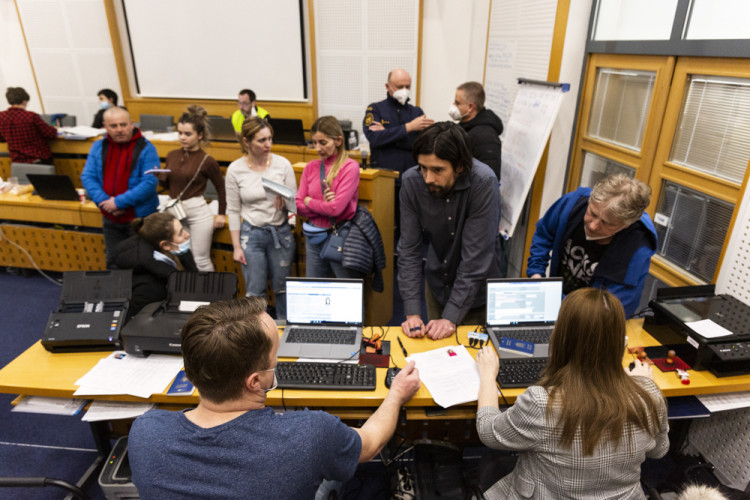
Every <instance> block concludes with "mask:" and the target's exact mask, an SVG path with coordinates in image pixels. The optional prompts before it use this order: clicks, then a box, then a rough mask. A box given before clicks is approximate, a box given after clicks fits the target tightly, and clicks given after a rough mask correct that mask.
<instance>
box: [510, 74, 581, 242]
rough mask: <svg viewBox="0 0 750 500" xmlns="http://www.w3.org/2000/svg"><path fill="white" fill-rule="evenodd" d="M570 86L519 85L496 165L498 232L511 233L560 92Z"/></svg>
mask: <svg viewBox="0 0 750 500" xmlns="http://www.w3.org/2000/svg"><path fill="white" fill-rule="evenodd" d="M569 88H570V86H567V87H566V86H551V85H544V84H541V85H540V84H535V83H522V84H520V85H519V89H518V93H517V94H516V101H515V103H514V104H513V112H512V113H511V115H510V121H509V122H508V123H507V124H506V125H505V133H504V134H503V153H502V159H501V164H500V172H501V174H500V179H501V183H500V198H501V201H502V214H501V217H500V233H502V234H503V236H505V237H510V236H512V235H513V231H515V229H516V224H517V223H518V218H519V217H520V215H521V211H522V210H523V205H524V202H525V201H526V196H527V195H528V194H529V189H530V188H531V183H532V182H533V180H534V175H535V174H536V169H537V167H538V165H539V161H540V160H541V159H542V154H543V153H544V148H545V147H546V145H547V139H549V134H550V132H551V131H552V125H553V124H554V123H555V118H556V117H557V112H558V111H559V110H560V103H561V102H562V96H563V95H564V92H565V91H567V89H569Z"/></svg>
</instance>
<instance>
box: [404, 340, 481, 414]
mask: <svg viewBox="0 0 750 500" xmlns="http://www.w3.org/2000/svg"><path fill="white" fill-rule="evenodd" d="M406 360H407V361H412V360H414V362H415V363H416V365H417V370H419V379H420V380H421V381H422V383H423V384H424V385H425V387H427V389H428V390H429V391H430V394H432V399H434V400H435V402H436V403H437V404H439V405H440V406H442V407H443V408H448V407H449V406H453V405H457V404H461V403H468V402H469V401H476V400H477V395H478V394H479V367H477V362H476V361H474V358H472V357H471V354H469V352H468V351H467V350H466V347H464V346H462V345H457V346H449V347H441V348H440V349H435V350H432V351H427V352H420V353H417V354H412V355H411V356H409V357H408V358H406Z"/></svg>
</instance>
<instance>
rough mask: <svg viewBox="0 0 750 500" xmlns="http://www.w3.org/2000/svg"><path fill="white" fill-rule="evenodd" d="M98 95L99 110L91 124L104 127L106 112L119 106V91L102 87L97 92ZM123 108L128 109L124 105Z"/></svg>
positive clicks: (95, 126)
mask: <svg viewBox="0 0 750 500" xmlns="http://www.w3.org/2000/svg"><path fill="white" fill-rule="evenodd" d="M96 96H97V97H98V98H99V111H97V112H96V115H94V123H92V124H91V126H92V127H94V128H102V127H104V112H105V111H107V110H108V109H109V108H111V107H114V106H117V92H115V91H114V90H112V89H101V90H100V91H99V92H97V94H96ZM122 109H127V108H125V107H124V106H122Z"/></svg>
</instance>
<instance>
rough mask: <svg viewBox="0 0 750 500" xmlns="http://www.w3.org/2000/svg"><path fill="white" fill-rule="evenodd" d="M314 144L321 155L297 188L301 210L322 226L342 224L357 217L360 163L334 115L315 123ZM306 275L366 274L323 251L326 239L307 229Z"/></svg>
mask: <svg viewBox="0 0 750 500" xmlns="http://www.w3.org/2000/svg"><path fill="white" fill-rule="evenodd" d="M312 145H313V147H314V148H315V149H316V150H317V152H318V154H319V155H320V160H313V161H311V162H310V163H308V164H307V165H305V170H304V171H303V172H302V178H301V179H300V182H299V191H298V192H297V213H298V214H299V215H301V216H303V217H307V218H308V221H307V224H311V225H313V226H315V228H318V229H320V230H321V233H322V232H324V230H326V229H329V231H328V233H330V229H331V228H332V226H334V225H335V226H337V227H339V226H341V225H342V224H344V223H345V222H347V221H349V220H351V219H352V217H354V214H355V212H356V211H357V200H358V199H359V164H358V163H357V162H356V161H354V160H352V159H351V158H349V156H348V155H347V153H346V147H345V143H344V131H343V130H342V129H341V125H340V124H339V121H338V120H337V119H336V118H335V117H333V116H321V117H320V118H318V119H317V120H315V123H313V126H312ZM305 236H306V237H305V262H306V269H307V270H306V273H305V274H306V275H307V276H309V277H314V278H324V277H334V276H335V277H337V278H360V277H362V274H361V273H359V272H357V271H353V270H350V269H347V268H345V267H343V266H342V265H341V263H340V262H335V261H332V260H328V259H326V258H324V257H322V256H321V255H320V252H321V250H322V248H323V244H324V242H325V237H323V238H321V239H322V241H318V242H316V241H312V238H311V237H310V236H308V233H307V232H306V233H305Z"/></svg>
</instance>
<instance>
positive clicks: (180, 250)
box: [169, 240, 190, 255]
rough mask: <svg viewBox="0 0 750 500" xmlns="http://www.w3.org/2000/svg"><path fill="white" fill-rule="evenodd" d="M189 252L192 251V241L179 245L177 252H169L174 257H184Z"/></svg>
mask: <svg viewBox="0 0 750 500" xmlns="http://www.w3.org/2000/svg"><path fill="white" fill-rule="evenodd" d="M188 250H190V240H185V241H183V242H182V243H180V244H179V245H177V250H170V251H169V252H170V253H171V254H172V255H182V254H184V253H187V251H188Z"/></svg>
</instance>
